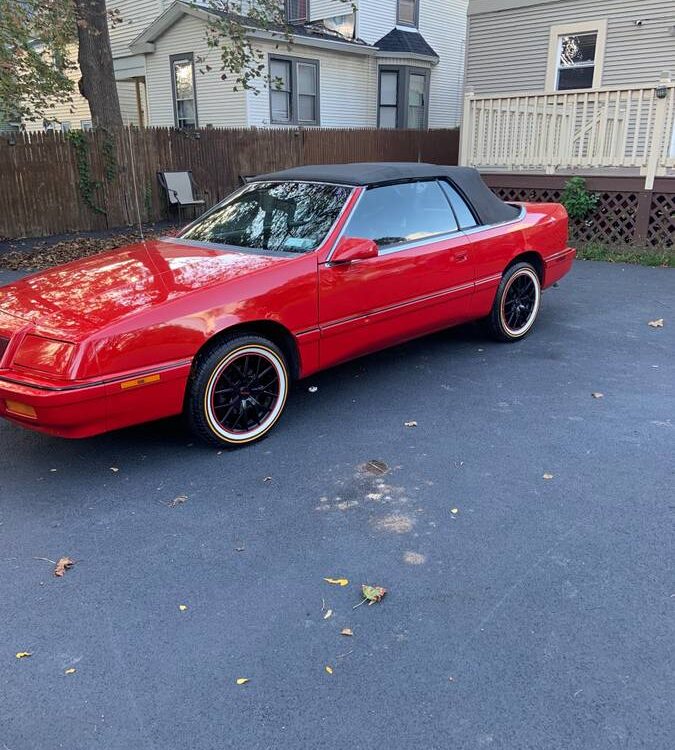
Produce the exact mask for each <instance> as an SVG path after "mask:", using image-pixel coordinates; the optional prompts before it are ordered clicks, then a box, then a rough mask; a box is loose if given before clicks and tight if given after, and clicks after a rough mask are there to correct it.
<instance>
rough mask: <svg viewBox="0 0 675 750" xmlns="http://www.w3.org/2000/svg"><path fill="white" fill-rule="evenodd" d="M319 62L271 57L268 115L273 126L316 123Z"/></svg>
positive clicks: (317, 119)
mask: <svg viewBox="0 0 675 750" xmlns="http://www.w3.org/2000/svg"><path fill="white" fill-rule="evenodd" d="M319 99H320V97H319V63H318V61H316V60H305V59H304V58H297V57H270V114H271V121H272V123H274V124H276V125H318V124H319V122H320V114H319Z"/></svg>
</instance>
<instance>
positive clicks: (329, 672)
mask: <svg viewBox="0 0 675 750" xmlns="http://www.w3.org/2000/svg"><path fill="white" fill-rule="evenodd" d="M325 669H326V672H328V674H333V667H326V668H325Z"/></svg>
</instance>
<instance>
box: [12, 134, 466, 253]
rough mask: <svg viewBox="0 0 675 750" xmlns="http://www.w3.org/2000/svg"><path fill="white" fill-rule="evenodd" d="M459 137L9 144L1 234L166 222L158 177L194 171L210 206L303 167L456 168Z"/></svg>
mask: <svg viewBox="0 0 675 750" xmlns="http://www.w3.org/2000/svg"><path fill="white" fill-rule="evenodd" d="M458 151H459V131H457V130H429V131H418V130H371V129H363V130H352V129H330V130H329V129H307V130H305V129H301V130H291V129H269V130H267V129H265V130H263V129H206V130H200V131H195V132H187V131H180V130H173V129H166V128H144V129H138V128H133V127H132V128H124V129H121V130H119V131H112V132H108V131H97V132H93V133H92V132H89V133H84V132H81V131H74V132H72V133H67V134H62V133H32V134H27V133H12V134H4V135H3V136H2V137H0V237H5V238H11V239H14V238H18V237H42V236H47V235H52V234H61V233H66V232H79V231H96V230H104V229H110V228H113V227H122V226H128V225H132V224H135V223H137V222H138V218H139V215H140V219H141V220H142V221H143V222H154V221H159V220H161V219H162V218H165V217H166V215H167V213H166V206H165V203H164V197H163V195H162V194H161V191H160V188H159V185H158V182H157V172H159V171H165V170H191V171H192V173H193V176H194V179H195V182H196V183H197V185H198V186H199V188H200V189H201V190H202V191H203V192H204V194H205V196H204V197H205V198H206V202H207V206H211V205H213V204H215V203H217V202H218V201H220V200H222V199H223V198H224V197H225V196H226V195H227V194H228V193H230V192H231V191H232V190H233V189H235V188H236V187H237V186H238V185H239V184H240V178H241V177H242V176H248V175H255V174H260V173H263V172H268V171H272V170H276V169H284V168H287V167H293V166H298V165H302V164H322V163H340V162H356V161H427V162H434V163H437V164H457V160H458Z"/></svg>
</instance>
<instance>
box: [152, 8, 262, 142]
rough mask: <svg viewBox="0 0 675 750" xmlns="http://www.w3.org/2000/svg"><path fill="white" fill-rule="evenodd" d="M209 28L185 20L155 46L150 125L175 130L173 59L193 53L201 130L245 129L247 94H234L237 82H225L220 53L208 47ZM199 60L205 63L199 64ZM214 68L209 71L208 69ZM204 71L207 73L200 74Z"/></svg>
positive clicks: (193, 20) (195, 20)
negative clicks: (208, 67) (173, 57)
mask: <svg viewBox="0 0 675 750" xmlns="http://www.w3.org/2000/svg"><path fill="white" fill-rule="evenodd" d="M205 31H206V24H205V22H204V21H203V20H201V19H199V18H195V17H194V16H183V18H181V19H180V20H179V21H178V22H177V23H175V24H174V25H173V26H172V27H171V28H170V29H169V30H168V31H167V32H166V33H165V34H163V35H162V36H161V37H160V38H159V39H158V40H157V42H156V45H155V51H154V53H153V54H151V55H147V57H146V63H145V66H146V86H147V100H148V120H149V122H148V124H149V125H153V126H156V127H173V125H174V110H173V90H172V86H171V65H170V57H171V55H177V54H183V53H188V52H192V53H193V54H194V59H195V89H196V92H197V116H198V120H199V127H202V128H203V127H206V126H207V125H213V126H214V127H235V128H236V127H246V125H247V121H246V92H244V91H233V86H234V80H233V79H229V80H226V81H224V80H222V78H221V75H222V73H221V70H220V68H221V61H220V56H219V54H218V51H217V50H212V49H209V48H208V46H207V44H206V34H205ZM200 58H204V62H201V63H200V61H199V60H200ZM206 64H209V65H211V67H212V69H211V71H208V72H207V71H206V69H205V65H206ZM200 70H203V71H204V72H203V73H202V72H200Z"/></svg>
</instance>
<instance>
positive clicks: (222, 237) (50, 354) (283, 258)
mask: <svg viewBox="0 0 675 750" xmlns="http://www.w3.org/2000/svg"><path fill="white" fill-rule="evenodd" d="M567 230H568V221H567V214H566V212H565V209H564V208H563V207H562V206H560V205H557V204H524V205H510V204H507V203H504V202H502V201H501V200H499V199H498V198H497V197H496V196H495V195H494V194H493V193H492V192H491V191H490V190H489V189H488V188H487V186H486V185H485V184H484V183H483V182H482V180H481V178H480V176H479V174H478V172H476V171H475V170H472V169H464V168H451V167H440V166H435V165H429V164H345V165H333V166H317V167H300V168H297V169H290V170H287V171H284V172H278V173H276V174H269V175H264V176H261V177H258V178H256V179H255V180H253V181H251V182H249V183H248V184H247V185H245V186H244V187H242V188H241V189H240V190H238V191H237V192H235V193H234V194H233V195H232V196H230V197H229V198H227V199H226V200H225V201H223V202H222V203H220V204H219V205H217V206H216V207H215V208H213V209H212V210H211V211H209V212H208V213H206V214H205V215H204V216H202V217H200V218H199V219H197V220H196V221H195V222H193V223H192V224H190V225H189V226H188V227H187V228H186V229H185V230H184V231H182V233H181V234H180V235H179V236H178V237H177V238H166V239H161V240H157V241H149V242H142V243H139V244H136V245H131V246H129V247H124V248H121V249H119V250H116V251H113V252H109V253H105V254H102V255H97V256H93V257H90V258H87V259H85V260H81V261H77V262H74V263H70V264H68V265H64V266H61V267H58V268H54V269H52V270H49V271H47V272H44V273H39V274H36V275H33V276H29V277H27V278H24V279H23V280H21V281H19V282H17V283H15V284H11V285H9V286H5V287H3V288H0V415H1V416H3V417H5V418H7V419H9V420H11V421H12V422H15V423H17V424H20V425H23V426H25V427H29V428H32V429H35V430H40V431H42V432H47V433H51V434H53V435H60V436H64V437H85V436H89V435H94V434H97V433H101V432H106V431H108V430H114V429H117V428H120V427H125V426H127V425H132V424H137V423H140V422H145V421H148V420H153V419H158V418H161V417H167V416H170V415H173V414H180V413H181V412H183V413H185V415H186V417H187V420H188V423H189V424H190V426H191V428H192V429H193V430H194V431H195V432H196V433H197V434H198V435H199V436H200V437H202V438H204V439H205V440H207V441H209V442H211V443H213V444H217V445H225V446H237V445H241V444H244V443H250V442H252V441H255V440H258V439H260V438H262V437H263V436H264V435H266V434H267V433H268V432H269V431H270V430H271V429H272V428H273V427H274V425H275V424H276V423H277V421H278V420H279V418H280V416H281V413H282V412H283V410H284V406H285V404H286V399H287V397H288V393H289V387H290V384H291V382H292V381H293V380H294V379H297V378H304V377H306V376H308V375H311V374H312V373H314V372H317V371H318V370H322V369H324V368H327V367H331V366H332V365H334V364H336V363H338V362H343V361H345V360H348V359H350V358H352V357H358V356H360V355H363V354H366V353H369V352H373V351H375V350H377V349H381V348H383V347H387V346H390V345H392V344H396V343H398V342H401V341H405V340H406V339H411V338H414V337H416V336H421V335H424V334H427V333H431V332H432V331H437V330H439V329H442V328H446V327H448V326H453V325H456V324H459V323H464V322H466V321H470V320H476V319H483V318H484V319H486V321H487V323H488V325H489V327H490V329H491V331H492V332H493V334H494V335H495V336H496V337H497V338H498V339H499V340H501V341H517V340H518V339H521V338H523V337H524V336H525V335H526V334H527V333H529V331H530V330H531V329H532V326H533V325H534V323H535V320H536V318H537V313H538V312H539V306H540V301H541V290H542V289H545V288H546V287H549V286H551V285H552V284H553V283H554V282H556V281H558V279H560V278H561V277H562V276H563V275H565V274H566V273H567V272H568V271H569V270H570V268H571V266H572V262H573V260H574V257H575V251H574V250H573V249H571V248H569V247H568V238H567Z"/></svg>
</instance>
